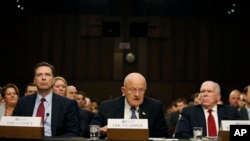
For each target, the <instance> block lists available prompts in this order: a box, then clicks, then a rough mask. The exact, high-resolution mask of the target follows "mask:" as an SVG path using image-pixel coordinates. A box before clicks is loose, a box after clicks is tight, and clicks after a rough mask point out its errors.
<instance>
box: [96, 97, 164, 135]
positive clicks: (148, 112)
mask: <svg viewBox="0 0 250 141" xmlns="http://www.w3.org/2000/svg"><path fill="white" fill-rule="evenodd" d="M124 100H125V97H124V96H121V97H118V98H115V99H111V100H107V101H104V102H102V103H101V104H100V106H99V111H98V113H97V115H96V116H95V117H94V118H93V120H92V121H91V124H92V125H94V124H97V125H100V126H101V127H103V126H105V125H107V119H108V118H124ZM139 118H141V119H148V127H149V136H150V137H168V135H167V125H166V120H165V117H164V111H163V105H162V103H161V102H160V101H159V100H156V99H152V98H148V97H144V100H143V103H142V104H141V105H140V106H139Z"/></svg>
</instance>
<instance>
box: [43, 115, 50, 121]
mask: <svg viewBox="0 0 250 141" xmlns="http://www.w3.org/2000/svg"><path fill="white" fill-rule="evenodd" d="M48 116H49V113H46V117H45V120H44V121H43V124H44V123H45V122H46V120H47V118H48Z"/></svg>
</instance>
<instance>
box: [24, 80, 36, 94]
mask: <svg viewBox="0 0 250 141" xmlns="http://www.w3.org/2000/svg"><path fill="white" fill-rule="evenodd" d="M36 92H37V87H36V84H34V83H29V84H27V85H26V87H25V92H24V96H27V95H31V94H35V93H36Z"/></svg>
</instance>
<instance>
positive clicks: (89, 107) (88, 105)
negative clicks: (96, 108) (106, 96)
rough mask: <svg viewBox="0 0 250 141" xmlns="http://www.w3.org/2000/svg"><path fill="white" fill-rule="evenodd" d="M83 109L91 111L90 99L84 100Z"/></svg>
mask: <svg viewBox="0 0 250 141" xmlns="http://www.w3.org/2000/svg"><path fill="white" fill-rule="evenodd" d="M85 101H86V102H85V109H86V110H89V111H91V99H90V98H89V97H86V98H85Z"/></svg>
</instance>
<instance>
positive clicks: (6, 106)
mask: <svg viewBox="0 0 250 141" xmlns="http://www.w3.org/2000/svg"><path fill="white" fill-rule="evenodd" d="M1 96H2V98H3V99H4V101H5V103H3V104H0V119H1V117H2V116H11V115H12V113H13V110H14V108H15V106H16V103H17V100H18V98H19V89H18V87H17V86H16V85H15V84H12V83H8V84H6V85H5V86H4V87H3V88H2V92H1Z"/></svg>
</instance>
